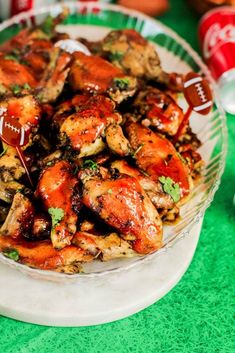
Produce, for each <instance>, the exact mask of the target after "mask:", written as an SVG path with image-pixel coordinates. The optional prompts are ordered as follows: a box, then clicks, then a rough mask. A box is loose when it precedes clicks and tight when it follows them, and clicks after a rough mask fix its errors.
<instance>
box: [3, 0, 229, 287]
mask: <svg viewBox="0 0 235 353" xmlns="http://www.w3.org/2000/svg"><path fill="white" fill-rule="evenodd" d="M63 6H66V7H68V8H69V9H70V14H69V15H68V16H67V18H66V19H65V20H64V22H63V24H61V25H59V26H58V30H59V31H62V32H68V33H69V34H70V35H71V36H72V37H74V38H76V37H78V36H80V37H85V38H87V39H90V40H98V39H101V38H103V37H104V35H105V34H106V33H107V32H108V31H110V30H111V29H124V28H134V29H135V30H137V31H138V32H140V33H141V34H142V35H143V36H144V37H145V38H146V39H148V40H149V41H151V42H152V43H153V44H154V45H155V46H156V49H157V51H158V53H159V56H160V58H161V62H162V66H163V68H164V69H165V70H166V71H169V72H171V71H175V72H179V73H187V72H188V71H195V72H198V73H200V74H203V75H204V76H205V77H206V78H207V80H208V81H209V83H210V85H211V88H212V90H213V93H214V106H213V111H212V112H211V113H210V114H209V115H207V116H201V115H199V114H197V113H193V114H192V117H191V126H192V128H193V131H194V132H195V133H196V134H197V136H198V137H199V138H200V140H201V141H202V146H201V147H200V150H199V152H200V153H201V155H202V157H203V159H204V161H205V167H204V169H203V172H202V178H201V180H200V182H199V183H198V184H197V186H196V187H195V188H194V190H193V192H192V197H191V198H190V200H189V201H188V202H187V203H186V204H185V205H184V206H183V207H181V219H180V221H179V222H178V223H177V224H175V225H172V226H164V245H163V248H161V249H160V250H158V251H157V252H155V253H153V254H151V255H147V256H142V257H136V258H133V259H121V260H113V261H109V262H100V261H94V262H93V263H91V264H84V266H83V270H84V273H82V274H74V275H68V274H62V273H57V272H53V271H42V270H38V269H33V268H29V267H27V266H25V265H22V264H20V263H17V262H14V261H12V260H10V259H7V258H6V257H4V256H3V255H2V254H0V261H1V262H2V263H4V264H7V265H9V266H11V267H13V268H15V269H18V270H20V271H23V272H24V273H27V274H29V275H31V276H33V277H36V278H44V279H49V280H56V281H61V280H62V281H67V280H71V279H73V280H74V279H81V278H84V276H85V277H86V278H94V277H98V276H106V275H109V276H110V275H112V274H114V273H117V272H120V273H121V272H122V271H126V270H128V269H129V268H131V267H133V266H141V264H143V262H146V261H151V259H153V258H154V257H155V256H158V255H159V254H161V253H162V252H164V251H167V250H168V249H169V248H171V247H172V246H173V245H174V244H175V242H176V241H178V240H180V239H182V238H183V237H185V236H187V235H188V234H189V231H190V230H191V228H192V227H193V225H194V224H195V223H197V222H198V221H199V220H200V219H201V218H202V217H203V215H204V213H205V211H206V209H207V207H209V205H210V204H211V202H212V200H213V197H214V194H215V192H216V190H217V189H218V187H219V184H220V179H221V175H222V173H223V169H224V165H225V156H226V148H227V136H226V134H227V133H226V123H225V115H224V112H223V109H222V107H221V105H220V102H219V99H218V94H217V89H216V85H215V83H214V81H213V79H212V77H211V75H210V73H209V71H208V69H207V67H206V66H205V65H204V64H203V62H202V60H201V59H200V57H199V56H198V54H197V53H196V52H195V51H194V50H193V49H192V48H191V47H190V46H189V45H188V44H187V43H186V42H185V41H184V40H183V39H182V38H180V37H179V36H178V35H177V34H176V33H175V32H173V31H172V30H171V29H169V28H168V27H166V26H164V25H163V24H162V23H160V22H159V21H156V20H154V19H152V18H150V17H148V16H145V15H143V14H141V13H139V12H137V11H133V10H128V9H126V8H123V7H120V6H117V5H108V4H100V3H99V4H97V2H94V3H92V2H86V3H79V2H76V3H74V2H66V3H65V4H60V5H54V6H49V7H45V8H41V9H36V10H31V11H29V12H26V13H21V14H20V15H17V16H15V17H13V18H11V19H9V20H7V21H5V22H3V23H2V24H0V43H3V42H4V41H5V40H7V39H9V38H11V37H12V36H14V35H15V34H16V33H18V31H19V30H20V29H21V28H23V27H25V26H31V25H32V23H33V24H35V23H36V24H39V23H41V21H42V20H43V19H44V18H45V17H46V16H47V15H48V14H50V15H52V16H56V15H58V14H59V13H60V12H61V11H62V8H63ZM181 105H182V107H184V106H185V105H186V103H185V101H184V98H182V101H181Z"/></svg>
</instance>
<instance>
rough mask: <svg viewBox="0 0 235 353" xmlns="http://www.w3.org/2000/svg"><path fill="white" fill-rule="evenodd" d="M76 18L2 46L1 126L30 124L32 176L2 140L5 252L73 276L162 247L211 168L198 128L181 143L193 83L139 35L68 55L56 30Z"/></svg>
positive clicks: (1, 239) (122, 35) (1, 240)
mask: <svg viewBox="0 0 235 353" xmlns="http://www.w3.org/2000/svg"><path fill="white" fill-rule="evenodd" d="M66 15H67V12H66V10H64V11H63V12H62V14H60V15H59V16H58V17H56V18H52V17H50V16H49V17H48V18H46V19H45V21H44V22H43V23H42V24H41V25H39V26H38V25H37V26H32V27H31V28H26V29H23V30H22V31H20V32H19V33H18V34H17V35H16V36H14V37H13V38H12V39H10V40H8V41H7V42H5V43H4V44H3V45H1V46H0V118H1V119H0V120H1V121H0V123H1V124H3V123H4V121H5V122H6V121H8V120H9V118H12V119H16V120H17V122H16V126H18V125H19V124H20V125H21V126H22V127H23V128H24V130H22V129H19V130H20V131H23V133H26V137H27V139H25V140H24V142H25V143H24V145H22V146H21V147H22V151H23V154H24V157H25V161H26V163H25V165H26V166H27V167H28V169H29V172H30V176H31V179H32V185H29V183H28V181H27V178H26V176H27V174H26V171H25V169H24V167H23V165H22V164H21V161H20V158H19V155H18V153H17V150H18V149H16V148H14V147H11V146H8V145H7V144H6V143H5V142H2V143H0V252H2V253H3V254H4V255H5V256H7V257H9V258H11V259H12V260H15V261H19V262H20V263H23V264H26V265H28V266H30V267H34V268H39V269H42V270H53V271H58V272H65V273H70V274H73V273H77V272H80V271H81V270H82V267H81V266H82V264H83V263H86V262H90V261H93V260H102V261H109V260H111V259H115V258H128V257H133V256H140V255H146V254H150V253H152V252H154V251H156V250H158V249H159V248H160V247H161V246H163V223H164V222H166V221H171V222H173V221H175V220H177V218H178V216H179V212H180V205H181V204H182V203H183V202H185V201H186V196H187V195H190V191H191V188H192V186H193V184H192V181H194V180H196V179H198V178H199V177H200V175H201V167H202V165H203V161H202V159H201V156H200V154H199V153H198V152H197V149H198V147H199V146H200V141H199V140H198V139H197V137H196V135H195V134H194V133H193V132H192V131H191V128H190V125H189V124H188V125H187V126H186V129H185V131H183V133H182V135H181V136H180V138H179V139H178V140H177V141H176V138H175V136H176V135H177V131H178V129H179V126H180V125H181V123H182V120H183V119H184V113H183V110H182V109H181V108H180V106H179V105H178V103H177V97H178V96H177V91H179V92H182V82H183V75H179V74H175V73H169V74H168V73H166V72H164V71H163V69H162V67H161V63H160V59H159V56H158V54H157V52H156V50H155V47H154V46H153V45H152V44H151V43H149V42H148V41H147V40H146V39H145V38H143V37H142V36H141V35H140V34H139V33H138V32H136V31H134V30H132V29H126V30H118V31H112V32H110V33H109V34H108V35H107V36H106V37H105V38H104V39H103V40H101V41H99V42H96V43H91V42H89V41H88V40H83V43H84V44H85V45H87V46H88V47H89V50H90V52H91V53H92V55H85V54H84V53H83V52H80V51H75V52H72V53H71V51H70V52H66V51H65V50H63V49H61V47H62V48H65V49H66V47H65V46H61V47H59V44H58V43H57V42H58V41H60V40H63V39H71V38H70V36H69V35H68V34H66V33H59V32H57V30H56V25H57V24H59V23H60V22H61V21H62V20H63V19H64V18H65V17H66ZM88 54H89V52H88ZM2 126H3V127H4V129H5V125H2ZM9 128H10V127H9ZM0 130H1V131H2V132H3V133H4V132H5V130H4V131H3V128H2V129H0ZM12 131H13V130H12ZM2 132H1V134H2V139H3V140H4V141H7V139H6V138H5V139H4V136H3V133H2ZM24 136H25V135H24ZM172 141H173V142H172Z"/></svg>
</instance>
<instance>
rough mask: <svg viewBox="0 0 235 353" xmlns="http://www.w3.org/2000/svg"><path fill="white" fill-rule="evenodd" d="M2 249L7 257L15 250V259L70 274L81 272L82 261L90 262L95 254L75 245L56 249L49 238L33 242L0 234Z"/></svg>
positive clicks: (40, 267)
mask: <svg viewBox="0 0 235 353" xmlns="http://www.w3.org/2000/svg"><path fill="white" fill-rule="evenodd" d="M0 251H1V252H3V254H5V255H6V256H7V257H10V254H11V253H12V252H14V255H15V256H14V257H15V261H18V262H20V263H23V264H25V265H28V266H30V267H34V268H39V269H41V270H54V271H57V272H65V273H69V274H73V273H77V272H80V270H81V263H82V262H89V261H92V260H93V259H94V256H93V255H92V254H90V253H88V252H87V251H86V250H83V249H81V248H78V247H77V246H74V245H69V246H66V247H65V248H63V249H61V250H56V249H55V248H54V247H53V246H52V244H51V242H50V241H49V240H44V241H37V242H31V243H29V242H28V241H27V242H26V241H22V240H21V241H19V240H15V239H12V238H11V237H4V236H0Z"/></svg>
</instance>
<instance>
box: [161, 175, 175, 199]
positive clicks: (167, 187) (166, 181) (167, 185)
mask: <svg viewBox="0 0 235 353" xmlns="http://www.w3.org/2000/svg"><path fill="white" fill-rule="evenodd" d="M158 179H159V181H160V183H161V184H162V187H163V190H164V191H165V192H166V193H167V194H168V195H170V196H171V197H172V199H173V201H174V202H178V201H179V200H180V187H179V184H177V183H174V181H173V180H172V179H171V178H169V177H165V176H161V177H160V178H158Z"/></svg>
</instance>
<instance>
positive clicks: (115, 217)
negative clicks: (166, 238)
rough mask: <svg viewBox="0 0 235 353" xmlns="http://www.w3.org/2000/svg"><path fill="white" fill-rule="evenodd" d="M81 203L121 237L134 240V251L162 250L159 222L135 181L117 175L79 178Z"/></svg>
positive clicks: (150, 204) (83, 176)
mask: <svg viewBox="0 0 235 353" xmlns="http://www.w3.org/2000/svg"><path fill="white" fill-rule="evenodd" d="M81 179H82V182H83V185H84V190H83V203H84V204H85V205H86V206H87V207H89V208H91V209H92V210H93V211H94V212H95V213H97V215H99V216H100V217H101V218H102V219H103V220H104V221H105V222H106V223H108V224H109V225H111V226H112V227H114V228H115V229H117V230H118V231H119V232H120V233H121V234H124V235H131V236H133V237H134V241H133V249H134V250H135V251H136V252H138V253H140V254H148V253H150V252H153V251H154V250H157V249H159V248H160V247H161V241H162V222H161V220H160V217H159V215H158V212H157V211H156V209H155V208H154V206H153V204H152V203H151V201H150V200H149V198H148V196H147V195H146V193H145V192H144V190H143V189H142V187H141V186H140V184H139V182H138V180H137V179H135V178H133V177H131V176H129V175H125V174H120V175H119V176H113V177H111V178H107V179H103V178H100V177H99V176H91V177H90V176H87V174H86V171H84V172H83V173H82V174H81Z"/></svg>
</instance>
